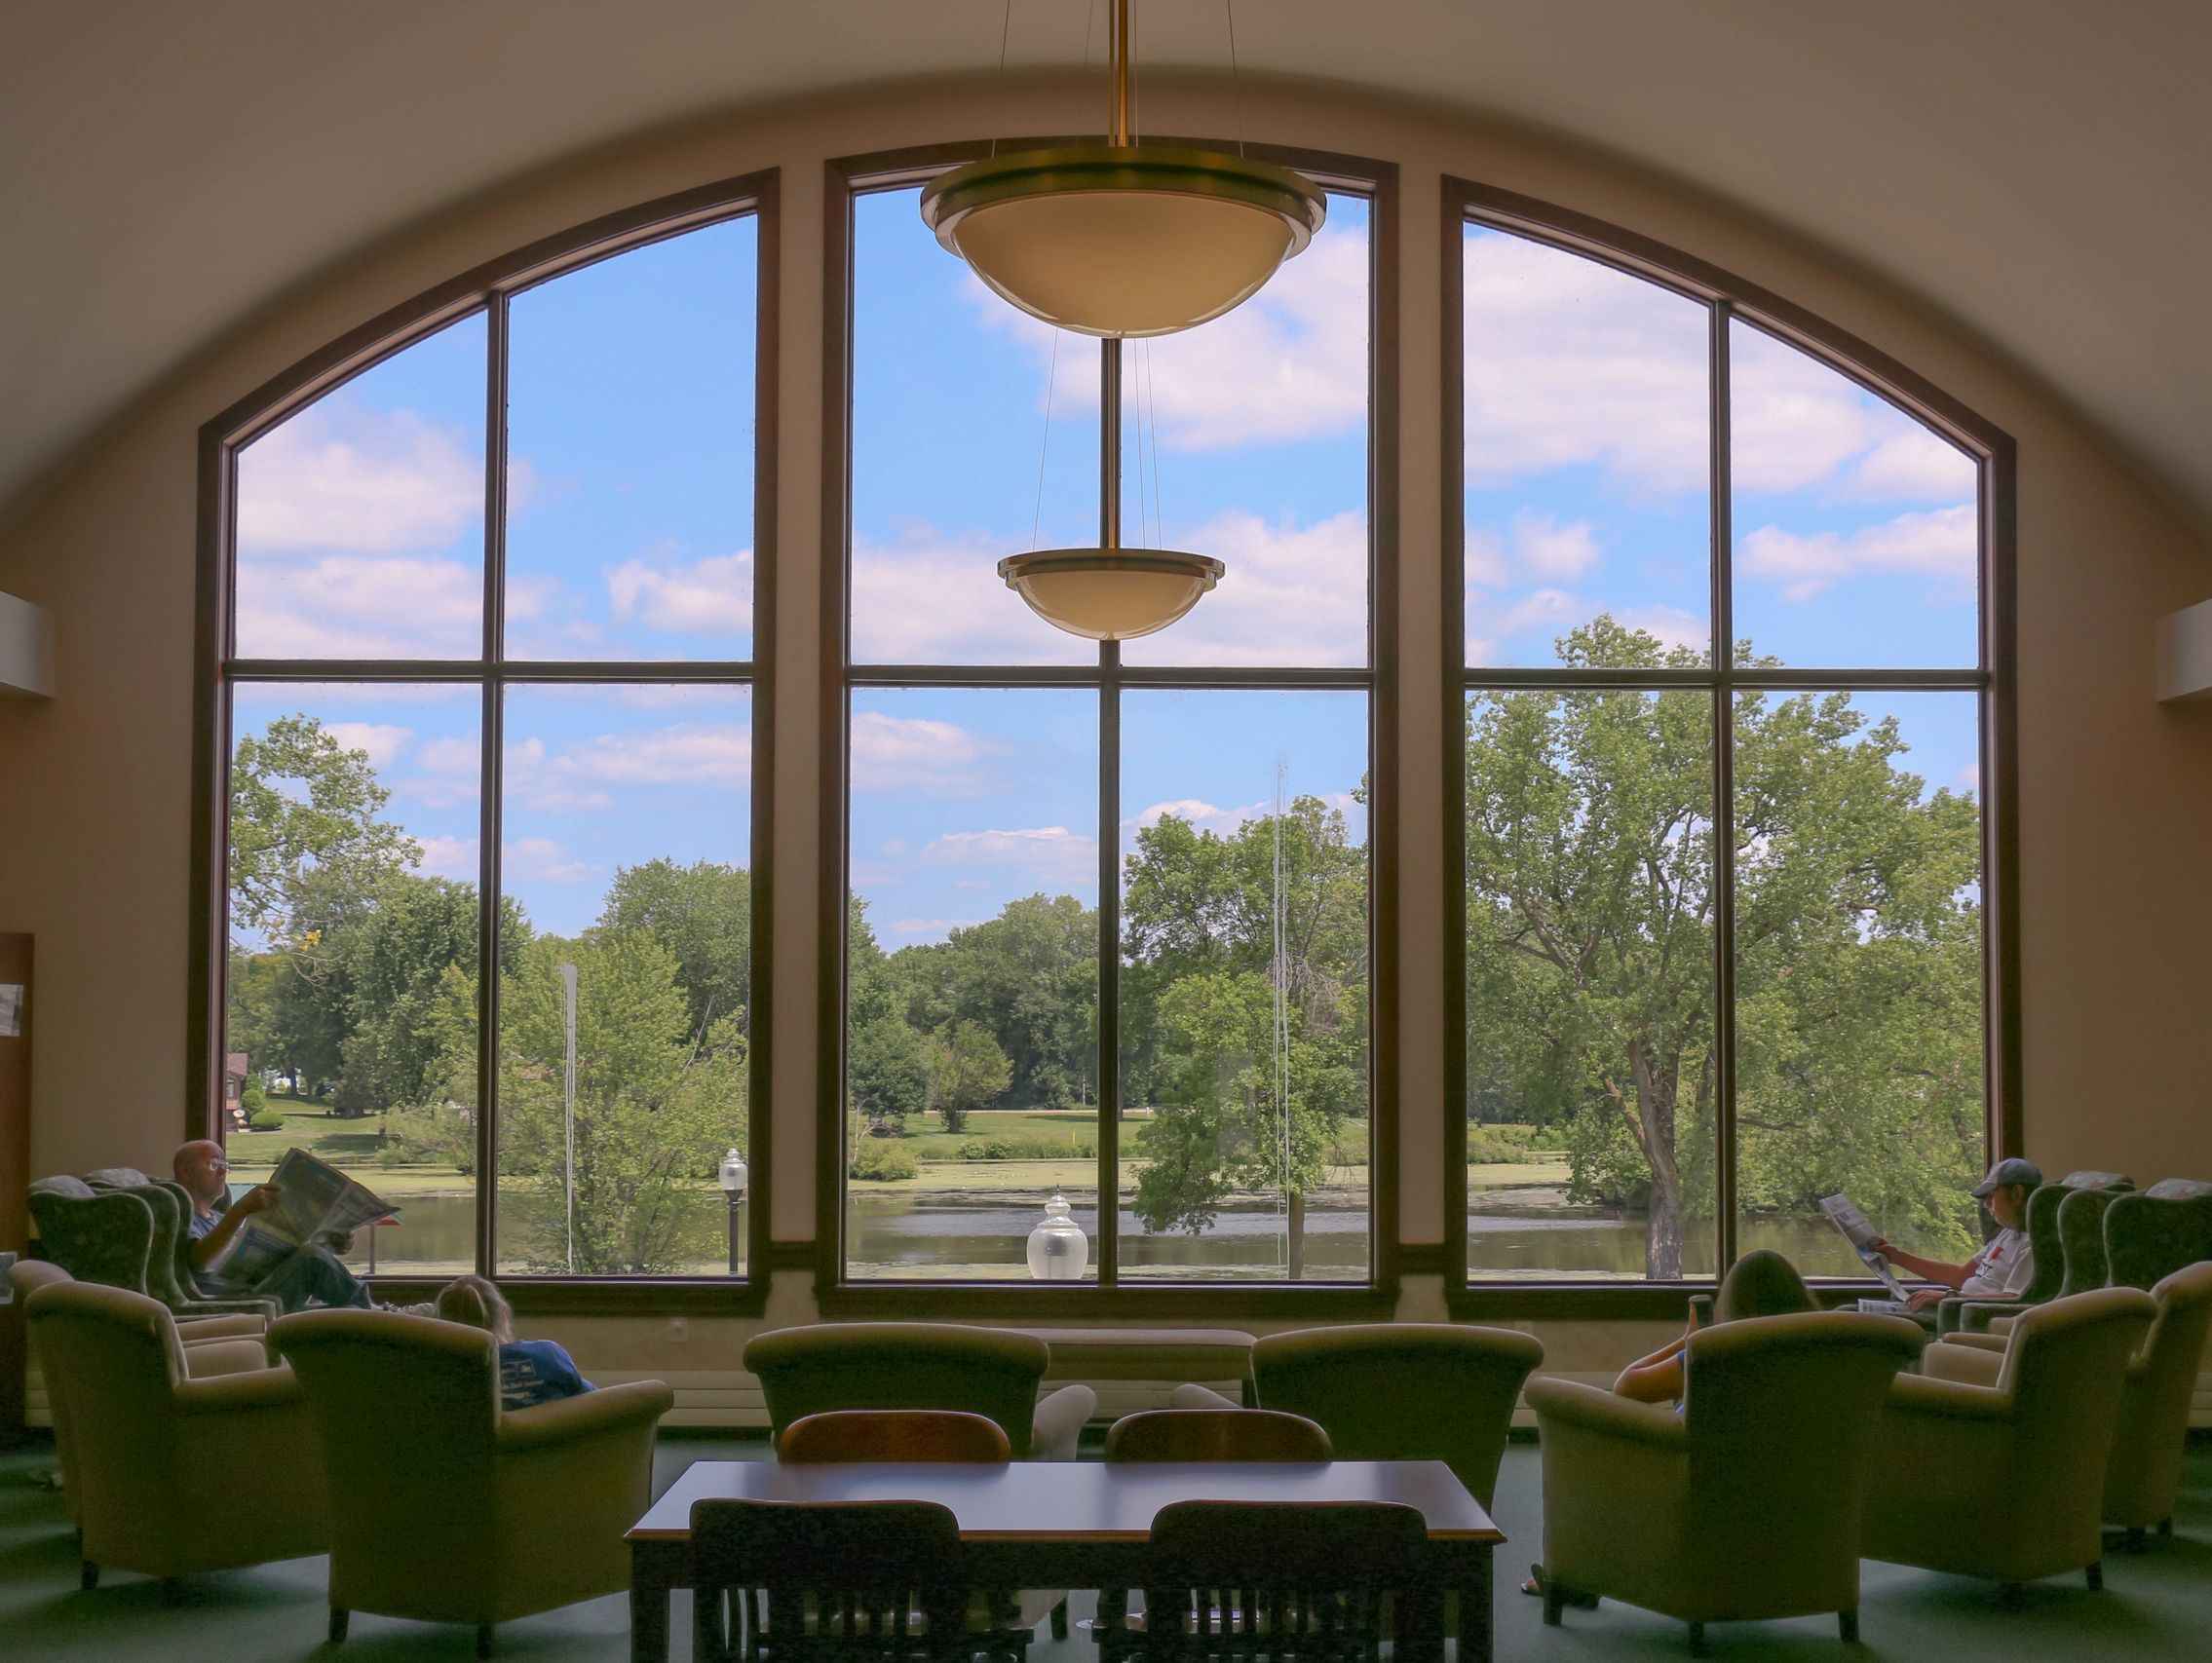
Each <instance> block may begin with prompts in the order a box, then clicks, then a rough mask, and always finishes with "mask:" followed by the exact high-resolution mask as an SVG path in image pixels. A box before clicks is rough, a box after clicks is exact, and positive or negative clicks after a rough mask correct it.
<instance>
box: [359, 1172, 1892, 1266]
mask: <svg viewBox="0 0 2212 1663" xmlns="http://www.w3.org/2000/svg"><path fill="white" fill-rule="evenodd" d="M372 1182H373V1180H372ZM394 1199H395V1200H396V1201H397V1202H398V1204H399V1205H400V1210H401V1213H402V1215H403V1222H402V1223H401V1224H400V1225H398V1226H395V1227H391V1228H384V1229H379V1230H373V1231H371V1230H363V1231H361V1232H360V1235H359V1237H358V1238H357V1250H356V1252H354V1253H353V1254H352V1255H350V1256H349V1258H350V1262H351V1263H352V1264H354V1265H355V1266H357V1267H359V1268H361V1269H362V1270H366V1269H368V1268H369V1267H370V1257H371V1247H372V1245H373V1250H374V1255H375V1267H376V1268H378V1269H380V1270H384V1271H388V1272H390V1271H398V1272H412V1273H415V1274H457V1273H458V1272H460V1271H462V1270H464V1269H467V1268H469V1267H470V1266H471V1265H472V1262H473V1260H474V1257H475V1246H474V1242H475V1231H476V1201H475V1198H474V1197H473V1196H471V1195H468V1194H465V1193H451V1192H441V1193H435V1194H425V1195H404V1194H400V1193H397V1192H395V1194H394ZM1070 1199H1071V1201H1075V1200H1076V1198H1075V1197H1070ZM539 1204H540V1203H538V1202H537V1200H536V1198H535V1197H525V1196H509V1197H503V1198H502V1200H501V1204H500V1215H501V1225H502V1229H501V1236H502V1241H501V1252H500V1259H501V1262H502V1267H503V1268H510V1269H524V1268H527V1267H528V1260H529V1257H530V1246H529V1243H530V1240H531V1238H533V1237H537V1238H540V1239H541V1240H542V1239H544V1238H545V1236H546V1233H547V1232H546V1231H545V1230H544V1228H542V1227H539V1228H533V1224H534V1214H535V1212H536V1210H537V1208H538V1206H539ZM684 1212H685V1218H684V1223H683V1227H682V1229H683V1258H684V1264H683V1266H682V1268H683V1269H684V1270H687V1271H690V1272H693V1273H709V1274H711V1273H714V1272H718V1271H720V1270H722V1269H724V1268H725V1267H726V1263H727V1262H726V1257H725V1255H726V1251H727V1248H726V1239H727V1238H726V1234H725V1231H726V1229H727V1226H728V1209H727V1207H726V1206H725V1204H724V1202H723V1200H722V1197H721V1196H720V1195H719V1194H718V1193H716V1192H713V1191H701V1192H699V1193H697V1194H696V1195H687V1196H686V1197H685V1200H684ZM1071 1213H1072V1216H1073V1217H1074V1219H1075V1221H1076V1222H1077V1223H1078V1224H1079V1225H1081V1226H1082V1227H1083V1229H1084V1232H1085V1233H1086V1234H1087V1235H1088V1236H1089V1237H1090V1238H1091V1242H1092V1244H1093V1246H1092V1252H1093V1266H1094V1267H1095V1255H1096V1242H1097V1239H1098V1210H1097V1207H1096V1206H1095V1204H1089V1203H1087V1202H1083V1201H1076V1204H1075V1205H1073V1206H1072V1208H1071ZM1042 1217H1043V1212H1042V1208H1041V1206H1040V1205H1039V1204H1038V1202H1037V1200H1036V1199H1035V1198H1033V1197H1031V1196H1028V1195H1026V1194H1022V1195H1008V1196H1006V1197H1005V1198H1004V1199H1003V1200H1002V1199H997V1198H985V1197H984V1196H981V1195H977V1194H973V1193H969V1194H963V1195H957V1196H949V1195H944V1194H943V1193H942V1192H936V1193H933V1192H931V1191H911V1192H907V1193H898V1192H889V1193H886V1192H881V1191H878V1192H872V1193H858V1192H857V1193H855V1194H853V1195H852V1196H850V1197H849V1198H848V1200H847V1205H846V1228H845V1236H846V1263H847V1266H848V1273H849V1274H850V1275H852V1276H853V1277H855V1278H856V1279H858V1278H864V1277H888V1278H912V1277H949V1278H958V1277H986V1278H1001V1277H1010V1276H1012V1277H1019V1276H1023V1275H1026V1274H1027V1270H1026V1266H1025V1262H1024V1251H1025V1248H1026V1246H1027V1243H1028V1238H1029V1231H1030V1229H1031V1228H1033V1227H1034V1226H1035V1225H1036V1224H1037V1223H1038V1222H1039V1220H1040V1219H1041V1218H1042ZM1120 1228H1121V1259H1122V1274H1123V1276H1124V1277H1125V1278H1127V1279H1132V1280H1133V1279H1141V1278H1145V1277H1148V1276H1149V1277H1174V1278H1206V1279H1210V1278H1221V1279H1226V1280H1272V1279H1277V1278H1279V1277H1280V1276H1281V1275H1282V1274H1283V1266H1284V1264H1285V1260H1284V1257H1283V1235H1282V1225H1281V1220H1280V1219H1279V1217H1278V1214H1277V1212H1276V1210H1275V1209H1274V1208H1273V1207H1272V1206H1267V1205H1251V1206H1241V1207H1235V1208H1225V1209H1224V1210H1223V1211H1221V1212H1220V1213H1219V1214H1218V1215H1217V1216H1216V1218H1215V1220H1214V1222H1213V1224H1212V1226H1211V1227H1210V1228H1207V1229H1206V1230H1205V1231H1204V1232H1203V1233H1202V1234H1200V1235H1196V1236H1193V1235H1189V1234H1181V1233H1178V1234H1171V1235H1153V1234H1148V1233H1147V1232H1146V1231H1145V1228H1144V1227H1143V1224H1142V1223H1141V1222H1140V1221H1139V1220H1138V1219H1137V1217H1136V1215H1135V1214H1134V1213H1131V1212H1129V1211H1128V1210H1127V1209H1126V1208H1125V1209H1124V1210H1123V1211H1122V1214H1121V1218H1120ZM1739 1234H1740V1236H1741V1238H1742V1239H1741V1246H1742V1247H1743V1248H1745V1249H1749V1248H1754V1247H1767V1248H1773V1249H1774V1250H1776V1251H1778V1252H1780V1253H1783V1254H1785V1255H1787V1256H1788V1257H1789V1258H1790V1259H1791V1260H1792V1261H1793V1262H1795V1263H1796V1264H1797V1265H1798V1266H1799V1267H1800V1268H1801V1269H1803V1270H1805V1271H1806V1272H1807V1273H1808V1274H1813V1275H1835V1276H1841V1275H1854V1274H1858V1273H1859V1271H1858V1265H1857V1261H1856V1259H1855V1258H1854V1257H1852V1256H1851V1254H1850V1249H1849V1248H1848V1247H1846V1246H1845V1245H1844V1243H1843V1240H1842V1238H1841V1237H1840V1236H1838V1235H1837V1234H1836V1232H1835V1231H1834V1230H1833V1229H1832V1228H1829V1227H1828V1225H1827V1224H1826V1223H1825V1222H1824V1221H1821V1220H1819V1219H1804V1218H1780V1219H1773V1218H1754V1219H1747V1220H1745V1221H1744V1222H1743V1225H1742V1227H1741V1229H1740V1231H1739ZM372 1236H373V1237H374V1238H375V1239H374V1241H373V1244H372V1243H371V1241H370V1239H369V1238H370V1237H372ZM1367 1236H1368V1220H1367V1208H1366V1206H1365V1204H1364V1197H1363V1196H1358V1195H1356V1192H1354V1193H1352V1194H1347V1195H1346V1196H1344V1197H1343V1199H1342V1200H1338V1199H1337V1198H1335V1197H1332V1196H1327V1195H1324V1196H1322V1197H1317V1198H1316V1200H1315V1201H1314V1202H1313V1203H1311V1204H1310V1205H1309V1207H1308V1209H1307V1214H1306V1275H1307V1277H1308V1278H1309V1279H1310V1280H1316V1281H1327V1280H1336V1281H1361V1280H1364V1279H1365V1278H1366V1275H1367V1266H1368V1239H1367ZM1683 1259H1684V1269H1685V1271H1686V1272H1687V1273H1688V1274H1691V1275H1694V1276H1695V1275H1710V1274H1711V1273H1712V1271H1713V1267H1714V1266H1713V1259H1714V1253H1713V1236H1712V1225H1711V1222H1710V1221H1709V1220H1707V1221H1692V1222H1691V1224H1690V1226H1689V1228H1688V1229H1687V1230H1686V1233H1685V1240H1684V1251H1683ZM1468 1265H1469V1269H1470V1273H1471V1274H1472V1275H1473V1276H1475V1277H1476V1278H1477V1279H1481V1278H1488V1277H1497V1278H1506V1279H1513V1280H1528V1279H1535V1278H1580V1277H1592V1278H1604V1277H1636V1276H1641V1275H1642V1274H1643V1273H1644V1221H1643V1219H1642V1218H1640V1217H1636V1216H1626V1217H1623V1216H1620V1215H1616V1214H1610V1213H1606V1212H1603V1211H1600V1210H1597V1209H1589V1208H1579V1207H1570V1206H1567V1205H1565V1204H1564V1203H1563V1202H1562V1201H1561V1200H1560V1199H1559V1198H1558V1195H1557V1191H1556V1190H1553V1189H1550V1188H1548V1187H1544V1186H1502V1187H1494V1188H1491V1189H1487V1190H1483V1191H1478V1192H1477V1197H1476V1203H1475V1207H1474V1209H1473V1210H1471V1211H1470V1213H1469V1216H1468Z"/></svg>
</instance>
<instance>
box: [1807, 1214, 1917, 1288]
mask: <svg viewBox="0 0 2212 1663" xmlns="http://www.w3.org/2000/svg"><path fill="white" fill-rule="evenodd" d="M1820 1210H1821V1211H1822V1212H1823V1213H1826V1214H1827V1215H1828V1222H1829V1223H1830V1224H1832V1225H1834V1226H1835V1227H1836V1228H1838V1229H1840V1230H1842V1231H1843V1232H1844V1239H1845V1240H1846V1241H1848V1242H1850V1244H1851V1247H1852V1250H1853V1251H1855V1252H1856V1253H1857V1254H1858V1256H1859V1258H1860V1259H1861V1260H1862V1261H1864V1262H1865V1265H1866V1267H1867V1268H1868V1269H1869V1270H1872V1271H1873V1272H1874V1273H1875V1274H1876V1275H1877V1276H1879V1277H1881V1278H1882V1280H1883V1281H1884V1282H1886V1283H1888V1288H1889V1291H1890V1292H1891V1293H1893V1294H1895V1295H1896V1296H1897V1298H1899V1299H1900V1300H1901V1299H1904V1298H1906V1288H1905V1285H1904V1283H1902V1282H1900V1281H1898V1280H1897V1273H1896V1271H1894V1270H1892V1269H1890V1268H1889V1261H1888V1260H1887V1259H1885V1258H1883V1257H1882V1255H1881V1254H1879V1253H1877V1252H1875V1251H1874V1244H1875V1243H1876V1242H1877V1241H1880V1240H1881V1239H1882V1235H1881V1232H1880V1231H1879V1230H1877V1229H1876V1228H1874V1227H1873V1226H1872V1225H1870V1224H1868V1223H1867V1222H1866V1215H1865V1214H1864V1213H1862V1212H1860V1211H1859V1210H1858V1206H1857V1204H1856V1203H1855V1202H1853V1201H1852V1200H1851V1198H1850V1196H1849V1195H1823V1196H1821V1197H1820Z"/></svg>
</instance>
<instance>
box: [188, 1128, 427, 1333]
mask: <svg viewBox="0 0 2212 1663" xmlns="http://www.w3.org/2000/svg"><path fill="white" fill-rule="evenodd" d="M172 1165H173V1168H174V1171H175V1173H176V1181H177V1183H179V1184H181V1185H183V1186H184V1188H185V1191H187V1192H188V1193H189V1194H190V1195H191V1197H192V1270H193V1274H194V1277H195V1279H196V1280H197V1281H198V1282H199V1284H200V1287H201V1291H202V1292H204V1293H207V1294H210V1295H215V1296H236V1295H240V1294H254V1295H259V1296H260V1297H262V1298H264V1299H274V1300H277V1301H279V1302H281V1303H282V1304H283V1305H284V1307H285V1309H286V1310H287V1311H292V1310H299V1309H301V1308H303V1307H304V1306H307V1305H310V1304H324V1305H358V1306H361V1307H362V1308H364V1309H365V1308H366V1307H367V1306H368V1305H369V1304H370V1300H369V1297H368V1288H367V1286H366V1285H365V1284H363V1283H362V1281H361V1280H360V1278H358V1277H357V1276H355V1275H354V1273H353V1272H352V1271H351V1270H348V1269H347V1268H346V1267H345V1266H343V1265H341V1264H339V1263H338V1254H340V1253H343V1252H345V1251H346V1249H347V1247H348V1246H349V1245H350V1242H351V1239H352V1236H353V1232H354V1231H355V1230H357V1229H359V1228H361V1227H362V1226H363V1225H367V1224H372V1223H374V1222H375V1221H376V1220H378V1219H380V1218H383V1217H385V1216H386V1215H388V1214H389V1213H390V1212H391V1211H392V1209H391V1208H390V1207H388V1206H386V1205H385V1204H384V1202H382V1201H380V1200H378V1199H377V1198H376V1197H375V1196H374V1195H372V1194H370V1193H369V1191H367V1190H365V1189H363V1188H362V1186H361V1185H359V1184H356V1183H355V1182H354V1181H353V1180H352V1179H350V1178H348V1177H347V1176H346V1175H345V1174H344V1173H342V1172H340V1171H338V1170H337V1168H335V1167H333V1166H330V1165H328V1164H327V1163H326V1162H324V1161H320V1160H317V1159H316V1158H315V1157H314V1156H313V1155H311V1154H309V1153H306V1152H305V1151H304V1150H296V1149H295V1150H289V1151H286V1154H285V1158H284V1160H283V1161H282V1162H280V1163H279V1165H278V1167H277V1171H276V1175H275V1176H274V1177H272V1178H271V1179H270V1180H269V1181H268V1182H267V1183H266V1184H257V1185H255V1186H254V1187H253V1188H252V1189H250V1190H248V1191H246V1193H245V1194H243V1195H241V1196H239V1197H238V1199H237V1200H235V1201H227V1204H226V1199H227V1197H228V1196H229V1193H230V1186H229V1182H228V1180H229V1173H230V1163H229V1162H228V1161H227V1160H226V1159H225V1158H224V1156H223V1150H222V1146H221V1145H220V1144H217V1143H213V1142H210V1141H209V1140H207V1139H198V1140H195V1141H194V1142H192V1143H188V1144H186V1145H185V1146H184V1147H183V1148H182V1149H180V1150H178V1151H177V1152H176V1157H175V1160H174V1161H173V1163H172Z"/></svg>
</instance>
